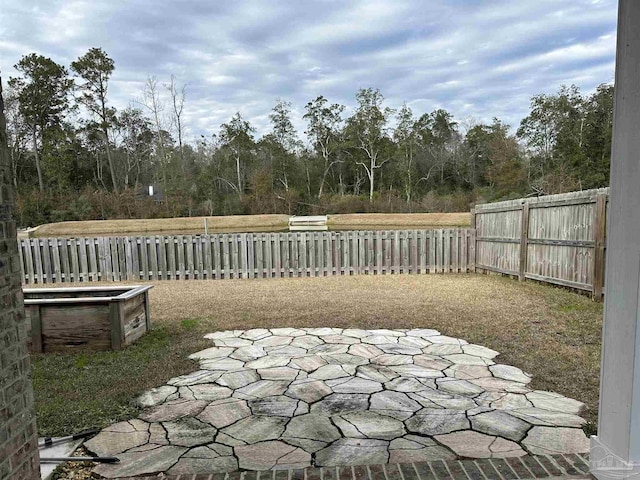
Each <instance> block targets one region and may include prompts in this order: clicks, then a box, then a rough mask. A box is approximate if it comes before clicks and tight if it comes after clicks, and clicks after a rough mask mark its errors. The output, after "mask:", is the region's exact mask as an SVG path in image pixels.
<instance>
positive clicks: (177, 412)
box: [139, 399, 209, 422]
mask: <svg viewBox="0 0 640 480" xmlns="http://www.w3.org/2000/svg"><path fill="white" fill-rule="evenodd" d="M208 404H209V402H206V401H204V400H182V399H181V400H174V401H171V402H165V403H163V404H161V405H158V406H156V407H153V408H152V409H151V410H147V411H146V412H143V413H141V414H140V415H139V417H140V418H141V419H142V420H145V421H147V422H171V421H173V420H177V419H179V418H182V417H194V416H196V415H198V414H199V413H200V412H202V410H204V408H205V407H206V406H207V405H208Z"/></svg>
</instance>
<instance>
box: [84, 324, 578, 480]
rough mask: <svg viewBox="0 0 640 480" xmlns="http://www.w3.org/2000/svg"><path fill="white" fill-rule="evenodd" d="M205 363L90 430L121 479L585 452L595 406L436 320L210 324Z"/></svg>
mask: <svg viewBox="0 0 640 480" xmlns="http://www.w3.org/2000/svg"><path fill="white" fill-rule="evenodd" d="M206 338H209V339H211V340H212V342H213V346H212V347H211V348H208V349H206V350H203V351H201V352H198V353H195V354H193V355H191V358H193V359H196V360H198V361H199V362H200V370H198V371H196V372H193V373H191V374H188V375H184V376H181V377H177V378H172V379H171V380H169V381H168V382H167V384H166V385H164V386H161V387H158V388H155V389H153V390H151V391H149V392H146V393H145V394H144V395H142V396H141V397H140V398H139V399H138V401H139V402H140V404H141V405H142V406H144V407H147V408H146V409H145V410H144V411H143V413H142V414H141V415H139V418H137V419H134V420H130V421H128V422H120V423H116V424H114V425H112V426H110V427H108V428H105V429H104V430H103V431H102V432H100V433H99V434H98V435H97V436H96V437H94V438H93V439H91V440H89V441H88V442H86V444H85V445H86V447H87V448H88V449H89V450H90V451H92V452H94V453H96V454H98V455H114V456H117V457H118V458H120V463H119V464H113V465H99V466H97V467H96V468H95V472H96V473H98V474H100V475H103V476H105V477H109V478H115V477H123V476H135V475H143V474H150V473H158V472H167V473H168V474H194V473H219V472H231V471H236V470H271V469H292V468H304V467H308V466H319V467H324V466H342V465H367V464H381V463H382V464H384V463H408V462H424V461H428V460H436V459H441V460H450V459H455V458H500V457H511V456H522V455H525V454H527V453H530V454H555V453H563V454H564V453H583V452H587V451H588V450H589V442H588V440H587V437H586V436H585V434H584V433H583V431H582V429H581V425H582V424H583V423H584V420H583V419H582V418H581V417H580V416H579V415H580V413H581V411H582V409H583V408H584V405H583V404H582V403H581V402H578V401H576V400H573V399H570V398H566V397H563V396H562V395H558V394H556V393H552V392H543V391H535V390H531V389H530V388H528V387H527V384H528V383H529V382H530V380H531V377H530V376H529V375H527V374H526V373H524V372H523V371H522V370H520V369H518V368H515V367H512V366H509V365H501V364H496V363H494V361H493V359H494V358H495V357H496V356H497V355H498V352H496V351H494V350H491V349H489V348H486V347H483V346H480V345H473V344H469V343H467V342H466V341H465V340H461V339H457V338H452V337H448V336H445V335H441V334H440V332H438V331H435V330H430V329H420V330H357V329H344V330H343V329H339V328H306V329H294V328H275V329H271V330H267V329H254V330H247V331H241V330H234V331H225V332H215V333H211V334H208V335H206Z"/></svg>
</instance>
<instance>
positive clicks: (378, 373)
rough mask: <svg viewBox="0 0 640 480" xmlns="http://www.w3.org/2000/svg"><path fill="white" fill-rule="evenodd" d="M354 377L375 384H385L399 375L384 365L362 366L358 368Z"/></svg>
mask: <svg viewBox="0 0 640 480" xmlns="http://www.w3.org/2000/svg"><path fill="white" fill-rule="evenodd" d="M356 376H358V377H361V378H366V379H367V380H373V381H375V382H380V383H386V382H388V381H390V380H393V379H394V378H397V377H398V376H399V374H398V373H396V372H394V371H393V370H391V369H390V368H389V367H385V366H384V365H362V366H360V367H358V370H357V373H356Z"/></svg>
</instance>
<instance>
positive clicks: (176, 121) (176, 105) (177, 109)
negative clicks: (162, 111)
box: [164, 75, 187, 171]
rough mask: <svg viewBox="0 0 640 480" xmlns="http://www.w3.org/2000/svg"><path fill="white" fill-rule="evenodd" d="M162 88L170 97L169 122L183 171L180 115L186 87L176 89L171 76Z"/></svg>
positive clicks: (174, 78)
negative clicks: (174, 134) (173, 131)
mask: <svg viewBox="0 0 640 480" xmlns="http://www.w3.org/2000/svg"><path fill="white" fill-rule="evenodd" d="M164 87H165V88H166V89H167V90H168V91H169V95H170V96H171V114H172V117H171V121H172V123H173V126H174V128H175V131H176V134H177V135H178V148H179V149H180V166H181V167H182V170H183V171H184V148H183V146H182V137H183V125H182V114H183V112H184V102H185V99H186V93H187V85H186V84H183V85H182V86H181V87H178V85H177V84H176V77H175V76H173V75H171V81H170V82H169V83H166V84H165V85H164Z"/></svg>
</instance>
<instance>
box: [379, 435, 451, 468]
mask: <svg viewBox="0 0 640 480" xmlns="http://www.w3.org/2000/svg"><path fill="white" fill-rule="evenodd" d="M455 458H456V456H455V455H454V454H453V453H452V452H451V450H449V449H447V448H445V447H441V446H440V445H438V444H437V443H436V442H434V441H433V440H431V439H428V438H423V437H417V436H415V435H406V436H405V437H404V438H398V439H396V440H392V441H391V443H390V445H389V463H412V462H425V461H431V460H453V459H455Z"/></svg>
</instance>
